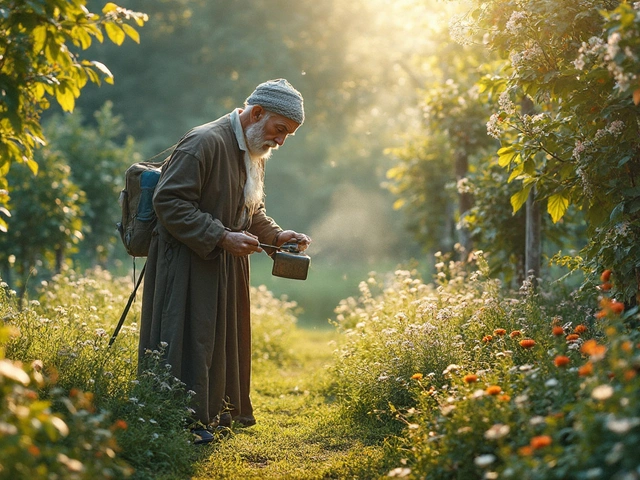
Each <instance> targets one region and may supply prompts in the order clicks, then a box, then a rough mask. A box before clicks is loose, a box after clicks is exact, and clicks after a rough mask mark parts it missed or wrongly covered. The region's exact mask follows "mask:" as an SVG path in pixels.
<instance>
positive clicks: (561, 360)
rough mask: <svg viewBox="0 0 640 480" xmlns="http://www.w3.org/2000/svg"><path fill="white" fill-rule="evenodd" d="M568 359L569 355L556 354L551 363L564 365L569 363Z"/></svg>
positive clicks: (559, 365)
mask: <svg viewBox="0 0 640 480" xmlns="http://www.w3.org/2000/svg"><path fill="white" fill-rule="evenodd" d="M570 361H571V360H570V359H569V357H567V356H565V355H558V356H557V357H556V358H555V359H554V360H553V363H554V364H555V365H556V367H566V366H567V365H569V362H570Z"/></svg>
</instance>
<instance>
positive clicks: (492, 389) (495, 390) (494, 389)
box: [485, 385, 502, 395]
mask: <svg viewBox="0 0 640 480" xmlns="http://www.w3.org/2000/svg"><path fill="white" fill-rule="evenodd" d="M485 393H486V394H487V395H499V394H500V393H502V388H500V387H499V386H498V385H491V386H489V387H487V389H486V390H485Z"/></svg>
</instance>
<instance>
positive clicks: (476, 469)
mask: <svg viewBox="0 0 640 480" xmlns="http://www.w3.org/2000/svg"><path fill="white" fill-rule="evenodd" d="M440 260H441V261H440V262H439V263H438V269H439V273H438V276H437V282H436V286H429V285H425V284H423V283H422V282H421V281H420V280H417V279H415V278H412V275H411V273H410V272H408V271H397V272H395V275H394V277H393V279H392V281H388V283H387V284H386V286H387V288H386V289H383V290H382V292H381V293H380V294H378V295H377V296H374V295H373V294H372V293H371V289H370V286H383V287H384V286H385V285H384V284H382V283H381V282H379V281H377V280H375V279H374V277H371V278H370V279H369V281H368V283H367V284H363V285H362V286H361V290H362V293H363V295H362V297H361V298H360V299H359V300H358V301H356V300H354V299H350V300H347V301H345V302H344V303H343V305H341V306H340V307H339V309H338V310H339V315H338V317H337V323H338V325H339V328H340V329H341V330H342V331H343V332H344V333H345V340H344V342H343V345H342V347H341V348H340V349H339V350H338V358H337V362H336V366H335V369H334V373H335V374H336V388H337V391H338V392H339V395H340V398H341V400H342V402H343V404H344V406H345V409H346V410H347V411H348V412H351V414H352V415H354V416H356V417H359V418H364V416H365V415H367V414H369V416H371V414H377V418H378V419H380V420H383V421H385V422H386V423H389V424H391V423H393V422H394V421H396V420H399V421H400V422H402V423H403V425H404V427H405V428H404V431H403V435H402V437H400V438H399V440H398V444H397V445H396V446H397V448H400V449H402V451H404V452H406V455H405V459H404V461H403V464H402V465H401V466H398V468H396V469H394V470H392V471H391V472H390V475H392V476H401V477H407V478H425V477H426V476H428V478H433V479H452V478H459V479H474V478H477V479H480V478H485V479H486V478H527V479H553V478H557V479H585V478H602V479H605V478H607V479H609V478H637V476H638V474H639V472H640V471H639V470H638V469H639V468H640V461H638V459H637V456H636V455H635V454H634V453H633V452H635V451H637V449H638V448H640V400H639V399H638V391H639V389H640V380H639V378H638V375H637V373H638V372H639V371H640V353H639V344H638V340H639V338H638V337H639V335H638V329H637V319H636V310H635V309H633V310H630V311H628V312H623V309H624V306H623V305H622V304H621V303H619V302H616V301H615V300H613V299H610V298H608V297H603V298H601V299H600V307H599V308H600V310H599V311H598V312H597V313H596V308H595V307H596V306H597V305H598V304H597V302H596V298H595V297H596V296H595V295H593V296H592V297H591V298H590V299H589V298H584V297H583V298H578V296H577V295H570V294H567V293H564V292H563V291H562V288H561V286H560V285H558V284H555V285H552V286H551V287H552V293H550V292H545V291H544V290H543V289H542V286H540V287H539V288H533V286H532V283H531V282H530V281H528V282H525V283H524V285H523V287H522V288H521V290H520V291H519V292H517V293H516V294H507V293H505V292H503V291H501V289H500V285H499V283H498V282H496V281H494V280H491V279H489V278H487V277H486V272H487V266H486V262H485V261H484V258H483V256H482V254H480V255H477V257H476V260H477V268H478V270H477V271H471V272H469V270H468V267H467V266H463V265H461V264H459V263H455V262H449V261H447V259H444V258H442V259H440ZM550 290H551V289H550ZM585 305H586V306H585ZM591 305H592V306H591ZM594 314H595V315H594Z"/></svg>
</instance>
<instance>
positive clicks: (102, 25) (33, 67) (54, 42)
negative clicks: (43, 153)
mask: <svg viewBox="0 0 640 480" xmlns="http://www.w3.org/2000/svg"><path fill="white" fill-rule="evenodd" d="M85 4H86V1H85V0H63V1H52V0H36V1H29V2H23V1H9V2H5V3H3V6H2V7H0V72H1V73H0V92H2V95H1V96H0V112H1V113H2V120H1V121H0V205H4V204H6V203H7V200H8V198H7V187H8V183H7V180H6V175H7V172H8V171H9V168H10V166H11V164H12V163H26V164H27V165H28V166H29V168H30V169H31V170H32V171H33V172H34V173H36V172H37V171H38V165H37V163H36V162H35V160H34V159H33V152H34V149H35V148H36V147H38V146H41V145H44V143H45V139H44V136H43V134H42V129H41V125H40V114H41V113H42V112H43V111H44V110H46V109H48V108H49V107H50V99H52V98H55V100H56V101H57V103H58V104H59V105H60V107H61V108H62V109H63V110H65V111H69V112H70V111H72V110H73V108H74V106H75V99H76V98H78V96H79V95H80V91H81V90H82V88H84V87H85V85H86V84H87V82H88V81H91V82H93V83H97V84H100V83H101V81H102V79H104V80H105V81H106V82H107V83H113V76H112V74H111V72H110V71H109V70H108V69H107V67H106V66H105V65H104V64H102V63H100V62H97V61H91V60H88V59H86V58H83V57H82V55H81V54H80V53H78V52H79V51H82V50H86V49H87V48H89V47H90V46H91V44H92V42H93V39H94V38H95V39H97V40H98V41H100V42H102V41H103V39H104V33H106V34H107V37H108V38H109V39H110V40H111V41H112V42H113V43H115V44H117V45H120V44H122V42H123V41H124V39H125V37H126V36H129V37H130V38H132V39H133V40H135V41H136V42H138V41H139V35H138V32H137V31H136V29H135V28H134V27H132V26H131V25H130V22H135V23H136V24H137V25H138V26H142V25H144V22H145V21H146V19H147V17H146V15H145V14H142V13H138V12H133V11H131V10H127V9H124V8H121V7H118V6H117V5H115V4H114V3H107V4H106V5H105V6H104V8H103V9H102V14H96V13H91V12H89V11H88V10H87V8H86V7H85ZM2 213H4V214H5V216H8V215H9V212H8V210H6V209H4V208H3V210H2ZM0 230H3V231H4V230H6V222H5V219H4V218H3V217H0Z"/></svg>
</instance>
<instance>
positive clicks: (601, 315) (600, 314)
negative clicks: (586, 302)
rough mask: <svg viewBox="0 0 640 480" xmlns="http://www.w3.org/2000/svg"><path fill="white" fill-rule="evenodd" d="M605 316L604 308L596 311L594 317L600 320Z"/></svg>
mask: <svg viewBox="0 0 640 480" xmlns="http://www.w3.org/2000/svg"><path fill="white" fill-rule="evenodd" d="M606 316H607V312H606V311H605V310H600V311H599V312H598V313H596V318H597V319H598V320H601V319H603V318H604V317H606Z"/></svg>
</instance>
